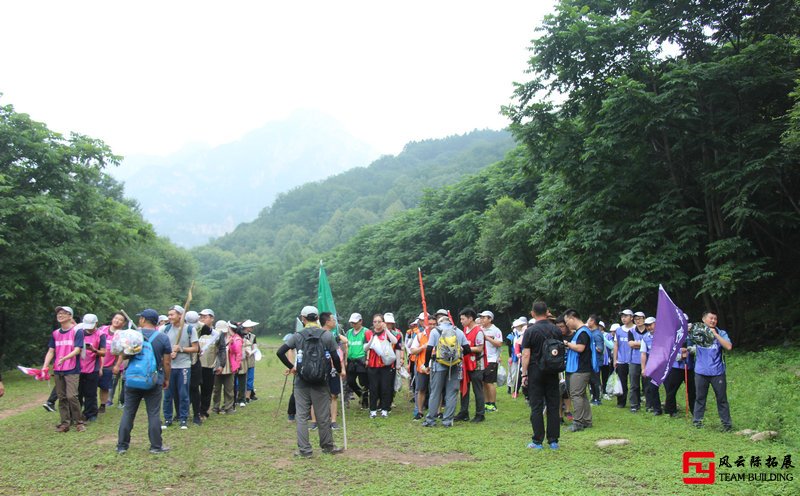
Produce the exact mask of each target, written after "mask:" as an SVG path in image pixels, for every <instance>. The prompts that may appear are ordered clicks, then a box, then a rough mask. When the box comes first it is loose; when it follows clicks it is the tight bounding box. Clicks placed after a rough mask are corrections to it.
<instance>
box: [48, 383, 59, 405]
mask: <svg viewBox="0 0 800 496" xmlns="http://www.w3.org/2000/svg"><path fill="white" fill-rule="evenodd" d="M56 401H58V394H57V393H56V387H55V386H53V389H51V390H50V396H49V397H48V398H47V402H48V403H50V404H51V405H55V404H56Z"/></svg>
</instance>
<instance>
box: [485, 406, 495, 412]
mask: <svg viewBox="0 0 800 496" xmlns="http://www.w3.org/2000/svg"><path fill="white" fill-rule="evenodd" d="M486 411H487V412H496V411H497V407H496V406H494V405H486Z"/></svg>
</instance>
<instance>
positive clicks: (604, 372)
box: [600, 365, 611, 396]
mask: <svg viewBox="0 0 800 496" xmlns="http://www.w3.org/2000/svg"><path fill="white" fill-rule="evenodd" d="M610 375H611V365H601V366H600V396H603V395H604V394H605V392H606V385H607V384H608V377H609V376H610Z"/></svg>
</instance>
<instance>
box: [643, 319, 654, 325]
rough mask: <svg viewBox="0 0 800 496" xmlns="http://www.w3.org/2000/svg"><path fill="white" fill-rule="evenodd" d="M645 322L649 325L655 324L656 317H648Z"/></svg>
mask: <svg viewBox="0 0 800 496" xmlns="http://www.w3.org/2000/svg"><path fill="white" fill-rule="evenodd" d="M644 323H645V324H648V325H649V324H655V323H656V318H655V317H647V318H646V319H644Z"/></svg>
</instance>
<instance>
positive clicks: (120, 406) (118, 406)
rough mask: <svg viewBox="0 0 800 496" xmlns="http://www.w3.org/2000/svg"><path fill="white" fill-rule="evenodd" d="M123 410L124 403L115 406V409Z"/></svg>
mask: <svg viewBox="0 0 800 496" xmlns="http://www.w3.org/2000/svg"><path fill="white" fill-rule="evenodd" d="M123 408H125V403H118V404H117V409H119V410H122V409H123Z"/></svg>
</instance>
